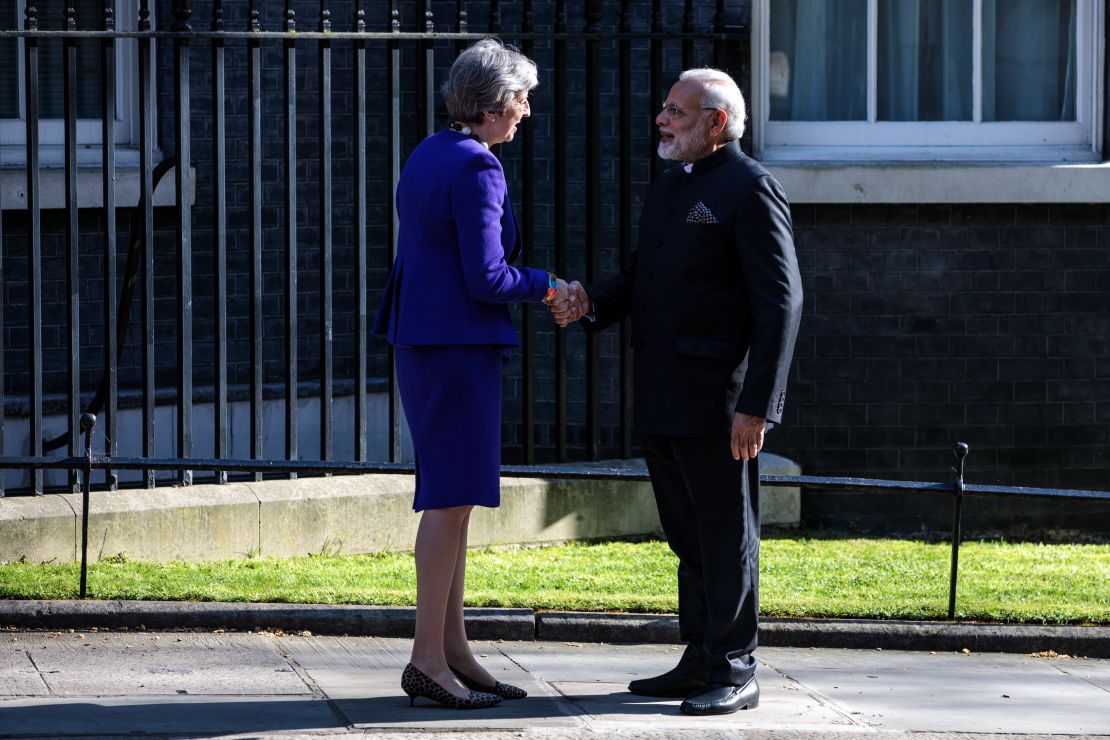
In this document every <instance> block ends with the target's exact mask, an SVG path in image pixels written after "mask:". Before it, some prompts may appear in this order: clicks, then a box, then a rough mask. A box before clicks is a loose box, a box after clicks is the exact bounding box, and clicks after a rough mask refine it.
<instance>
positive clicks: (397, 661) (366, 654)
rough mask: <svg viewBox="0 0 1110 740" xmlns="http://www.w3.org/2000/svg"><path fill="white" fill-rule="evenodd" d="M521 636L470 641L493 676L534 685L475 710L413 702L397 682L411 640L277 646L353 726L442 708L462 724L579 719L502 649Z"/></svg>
mask: <svg viewBox="0 0 1110 740" xmlns="http://www.w3.org/2000/svg"><path fill="white" fill-rule="evenodd" d="M519 644H521V643H500V644H499V643H493V642H474V643H473V645H474V649H475V652H476V653H477V654H478V656H479V660H481V661H482V662H483V664H484V665H485V667H486V668H487V670H489V671H490V673H492V674H493V675H494V677H496V678H497V679H498V680H501V681H506V682H508V683H513V684H516V685H517V686H520V687H522V688H524V689H525V690H526V691H528V693H529V697H528V698H527V699H524V700H519V701H510V702H503V703H502V704H501V705H500V706H498V707H495V708H492V709H488V710H475V711H473V712H450V710H445V709H444V708H443V707H440V706H437V705H435V704H434V703H432V702H431V701H429V700H427V699H417V700H416V704H415V706H413V707H410V706H409V700H408V697H407V696H405V694H404V692H402V691H401V683H400V682H401V671H402V670H403V669H404V667H405V664H406V663H407V662H408V660H409V650H410V648H411V645H412V643H411V642H410V641H409V640H397V639H383V638H351V637H312V638H300V637H288V638H282V639H280V640H279V641H278V649H279V650H281V651H282V652H284V653H285V654H287V655H289V656H290V658H291V659H292V660H294V661H295V662H296V663H297V665H298V666H299V667H300V668H301V669H302V670H303V671H304V672H305V674H306V675H308V677H309V678H310V679H311V681H312V682H313V683H314V684H315V686H317V687H318V688H319V690H320V691H322V692H323V693H324V694H325V695H327V696H328V697H329V698H330V699H331V700H332V701H334V702H335V705H336V707H337V708H338V710H339V711H340V712H341V713H342V714H343V715H344V716H345V717H346V718H347V720H348V722H349V723H350V724H351V725H352V726H354V727H358V728H362V729H367V728H385V729H388V728H392V729H400V728H409V729H415V728H421V727H425V726H427V725H428V724H429V723H438V722H441V721H443V720H444V719H446V717H445V714H444V713H445V711H446V712H450V713H451V714H452V715H455V716H452V717H451V723H452V727H454V726H456V725H458V726H459V727H460V728H462V729H464V730H465V729H471V730H477V729H481V728H489V729H498V728H500V729H521V730H523V729H528V728H530V727H535V726H544V727H573V726H576V723H575V722H573V721H571V720H569V719H568V718H566V716H565V713H564V712H563V711H561V710H560V708H559V707H558V706H557V702H558V700H559V696H558V693H557V692H556V691H554V690H553V689H551V688H550V687H549V686H548V685H546V684H545V683H544V682H542V681H540V680H538V679H537V678H535V677H533V676H531V675H529V673H528V672H526V671H525V670H524V669H522V668H521V667H520V666H519V665H517V664H516V663H515V662H514V661H513V660H512V659H510V657H508V655H507V654H506V652H503V649H502V647H503V646H510V647H508V648H507V649H510V650H511V649H512V648H514V647H515V646H517V645H519Z"/></svg>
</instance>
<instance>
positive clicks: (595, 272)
mask: <svg viewBox="0 0 1110 740" xmlns="http://www.w3.org/2000/svg"><path fill="white" fill-rule="evenodd" d="M603 13H604V4H603V3H602V2H601V0H589V1H588V2H587V3H586V28H585V32H586V33H587V34H596V33H597V32H598V31H599V30H600V28H599V27H600V24H601V21H602V19H603ZM602 125H603V124H602V108H601V41H600V40H599V39H598V38H597V37H596V36H595V37H591V38H590V39H589V40H588V41H587V42H586V279H587V280H588V281H589V282H591V283H592V282H594V281H595V280H599V279H601V187H602V186H601V164H602V162H601V129H602ZM600 457H601V337H600V336H598V334H597V333H591V334H590V336H589V337H588V338H587V340H586V458H587V459H589V460H597V459H599V458H600Z"/></svg>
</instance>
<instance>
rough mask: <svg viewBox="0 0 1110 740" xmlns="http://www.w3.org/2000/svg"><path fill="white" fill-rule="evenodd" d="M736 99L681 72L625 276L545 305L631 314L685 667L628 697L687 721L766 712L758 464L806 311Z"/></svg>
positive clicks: (774, 195)
mask: <svg viewBox="0 0 1110 740" xmlns="http://www.w3.org/2000/svg"><path fill="white" fill-rule="evenodd" d="M744 118H745V108H744V98H743V96H742V95H741V93H740V90H739V88H738V87H737V86H736V83H735V82H733V80H732V78H730V77H729V76H728V75H727V74H725V73H723V72H720V71H718V70H712V69H696V70H689V71H687V72H684V73H683V74H682V75H681V76H680V77H679V81H678V82H677V83H675V85H674V86H673V87H672V88H671V90H670V93H669V94H668V96H667V101H666V104H665V105H664V107H663V110H662V112H661V113H660V114H659V115H658V117H656V119H655V123H656V125H658V126H659V137H660V140H659V155H660V156H661V157H663V158H664V159H670V160H677V161H679V162H682V163H683V164H681V165H677V166H674V167H672V168H670V169H668V170H667V171H666V172H664V173H663V174H662V175H661V176H660V177H659V178H658V179H657V180H656V182H655V183H654V184H653V186H652V188H651V191H650V193H649V194H648V197H647V200H646V202H645V203H644V210H643V214H642V215H641V216H640V227H639V234H640V237H639V248H638V249H637V250H636V252H635V253H634V256H633V258H632V259H631V264H630V266H629V267H628V269H626V270H624V271H623V272H621V273H620V274H619V275H615V276H613V277H611V278H609V279H607V280H603V281H601V282H598V283H595V284H593V285H589V286H586V287H584V288H583V286H582V285H581V284H579V283H572V284H571V287H572V290H571V296H572V300H571V301H570V302H568V303H565V304H562V305H560V306H556V307H553V309H552V310H553V313H554V315H555V320H556V321H557V322H558V323H559V325H560V326H566V325H567V324H569V323H570V322H572V321H576V320H578V319H579V318H583V317H585V319H586V321H584V322H583V324H584V326H585V328H586V330H587V331H590V332H594V331H599V330H601V329H604V328H605V327H607V326H610V325H612V324H614V323H616V322H619V321H620V320H621V319H622V318H623V317H624V316H626V315H629V314H630V315H631V317H632V347H633V350H634V359H635V363H634V364H635V367H634V377H635V385H634V394H635V395H634V397H635V427H636V429H637V431H638V432H639V434H640V437H641V441H642V445H643V449H644V454H645V457H646V458H647V464H648V470H649V472H650V474H651V481H652V487H653V488H654V491H655V499H656V503H657V504H658V507H659V517H660V520H661V521H662V524H663V531H664V532H665V533H666V536H667V541H668V543H669V544H670V547H671V549H672V550H673V551H674V553H675V554H676V555H677V556H678V559H679V567H678V604H679V629H680V633H681V636H682V639H683V641H684V642H686V644H687V647H686V651H685V652H684V653H683V655H682V658H681V660H680V661H679V663H678V665H677V666H676V667H675V668H674V669H672V670H670V671H668V672H667V673H664V674H663V675H661V676H656V677H654V678H647V679H640V680H636V681H633V682H632V683H631V684H629V690H630V691H632V693H635V694H644V695H649V696H665V697H684V698H685V701H684V702H683V703H682V706H681V709H682V711H683V712H685V713H687V714H726V713H729V712H734V711H736V710H738V709H749V708H754V707H755V706H757V705H758V703H759V685H758V684H757V683H756V680H755V660H754V658H753V657H752V652H753V650H754V649H755V647H756V639H757V630H758V613H759V606H758V582H759V470H758V465H757V463H756V459H757V455H758V454H759V451H760V449H761V448H762V446H763V435H764V431H765V429H766V427H767V426H768V423H769V422H770V423H774V422H778V421H780V420H781V417H782V409H783V402H784V399H785V397H786V378H787V373H788V371H789V368H790V361H791V357H792V355H793V352H794V340H795V338H796V337H797V333H798V321H799V318H800V314H801V309H802V287H801V278H800V276H799V274H798V265H797V260H796V258H795V254H794V243H793V235H792V229H791V223H790V207H789V205H788V204H787V202H786V196H785V194H784V193H783V190H782V187H781V186H780V185H779V184H778V182H776V181H775V179H774V178H773V177H772V176H771V175H770V174H769V173H768V172H767V171H766V170H765V169H763V167H761V166H760V165H759V164H758V163H757V162H755V161H753V160H752V159H749V158H748V157H747V156H745V155H744V153H743V152H742V151H741V150H740V144H739V141H738V140H739V138H740V136H741V135H742V134H743V132H744Z"/></svg>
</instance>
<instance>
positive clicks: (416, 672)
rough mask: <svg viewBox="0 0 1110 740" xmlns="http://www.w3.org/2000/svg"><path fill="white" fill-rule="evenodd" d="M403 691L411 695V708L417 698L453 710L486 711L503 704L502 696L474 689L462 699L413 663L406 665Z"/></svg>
mask: <svg viewBox="0 0 1110 740" xmlns="http://www.w3.org/2000/svg"><path fill="white" fill-rule="evenodd" d="M467 688H469V687H467ZM401 689H402V690H403V691H404V692H405V693H406V694H408V695H409V706H410V707H411V706H413V704H415V703H416V697H418V696H422V697H424V698H425V699H431V700H432V701H434V702H439V703H440V704H442V705H443V706H445V707H450V708H451V709H485V708H486V707H493V706H497V705H498V704H500V703H501V697H500V696H497V695H496V694H490V693H486V692H483V691H474V690H473V689H471V691H470V695H469V696H467V697H466V698H465V699H460V698H459V697H457V696H455V695H454V694H452V693H451V692H450V691H448V690H447V689H445V688H443V687H442V686H440V685H439V684H438V683H436V682H435V681H433V680H432V679H431V678H429V677H428V676H427V675H426V674H425V673H424V672H423V671H421V670H420V669H419V668H417V667H416V666H414V665H413V664H412V663H409V664H408V665H406V666H405V670H404V672H403V673H401Z"/></svg>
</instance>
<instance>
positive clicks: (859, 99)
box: [768, 0, 867, 121]
mask: <svg viewBox="0 0 1110 740" xmlns="http://www.w3.org/2000/svg"><path fill="white" fill-rule="evenodd" d="M770 5H771V29H770V30H771V55H770V79H769V81H768V84H769V87H770V92H771V119H772V120H776V121H863V120H866V119H867V0H771V3H770Z"/></svg>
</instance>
